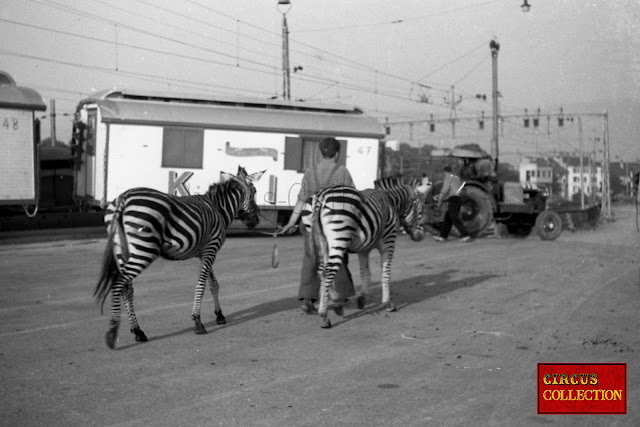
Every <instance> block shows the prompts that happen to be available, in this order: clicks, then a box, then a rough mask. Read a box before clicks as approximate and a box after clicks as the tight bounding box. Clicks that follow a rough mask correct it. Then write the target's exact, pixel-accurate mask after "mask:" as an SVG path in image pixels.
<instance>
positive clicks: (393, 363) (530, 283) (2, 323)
mask: <svg viewBox="0 0 640 427" xmlns="http://www.w3.org/2000/svg"><path fill="white" fill-rule="evenodd" d="M614 214H615V216H614V220H613V221H607V222H603V223H601V224H600V225H599V226H598V227H597V228H596V229H595V230H592V231H578V232H575V233H563V234H562V235H561V236H560V237H559V238H558V239H557V240H556V241H552V242H547V241H542V240H540V239H539V238H537V237H535V236H530V237H528V238H526V239H522V238H504V239H476V240H475V241H473V242H472V243H459V242H457V241H456V240H455V239H450V241H448V242H447V243H438V242H434V241H433V240H431V239H425V240H423V241H422V242H413V241H411V240H410V239H409V238H408V237H406V236H399V240H398V245H397V250H396V256H395V258H394V263H393V271H392V286H391V292H392V298H393V300H394V302H395V304H396V305H397V307H398V311H397V312H393V313H388V312H386V311H384V310H380V296H381V295H380V285H379V276H380V269H379V266H378V265H377V264H378V259H379V258H378V255H377V253H374V254H372V255H371V261H372V262H371V268H372V277H373V281H374V285H373V286H372V288H371V292H370V295H369V296H368V299H367V301H368V303H367V306H366V307H365V309H364V310H362V311H360V310H357V308H355V307H354V306H353V305H349V306H347V307H346V308H345V316H344V317H342V318H340V317H337V316H336V315H335V314H333V313H331V314H330V317H331V319H332V322H333V328H331V329H328V330H325V329H321V328H320V319H319V318H318V317H317V316H311V315H305V314H303V313H301V312H300V311H299V309H298V307H299V302H298V301H297V299H296V297H295V296H296V292H297V280H298V275H299V271H300V270H299V269H300V258H301V253H300V252H301V247H302V246H301V245H302V240H301V238H300V236H290V237H283V238H279V239H278V242H277V244H278V249H279V255H280V263H279V267H278V268H275V269H274V268H272V267H271V250H272V247H273V242H274V240H273V239H272V238H269V237H267V236H256V235H246V236H234V237H231V238H229V239H228V241H227V242H226V243H225V245H224V247H223V248H222V250H221V252H220V254H219V256H218V259H217V260H216V263H215V265H214V269H215V271H216V276H217V278H218V280H219V281H220V286H221V303H222V309H223V312H224V313H225V315H226V317H227V324H226V325H221V326H218V325H216V324H215V320H214V319H215V316H214V314H213V307H212V304H211V297H206V295H205V299H204V302H203V311H202V316H203V322H204V324H205V326H206V328H207V329H208V331H209V333H208V334H207V335H195V334H194V333H193V323H192V321H191V320H190V314H191V305H192V299H193V284H194V283H195V278H196V275H197V269H198V268H197V267H198V262H197V261H195V260H191V261H184V262H168V261H163V260H158V261H156V262H155V263H154V264H153V265H152V266H151V267H150V268H149V269H147V270H146V271H145V272H144V273H143V274H142V275H141V276H140V277H139V278H138V279H136V281H134V288H135V292H136V294H135V295H136V296H135V298H136V300H135V301H136V313H137V315H138V320H139V321H140V325H141V327H142V329H143V330H144V331H145V333H146V334H147V336H148V337H149V342H147V343H136V342H135V341H134V338H133V335H132V334H130V333H129V332H128V328H127V327H126V321H124V318H123V322H124V323H123V327H122V328H121V330H120V335H119V341H118V343H117V348H116V350H110V349H108V348H106V346H105V344H104V333H105V332H106V330H107V326H108V315H106V314H105V315H102V316H101V315H100V309H99V307H96V305H95V303H94V302H93V300H92V295H91V294H92V291H93V287H94V286H95V282H96V278H97V275H98V272H99V268H100V261H101V257H102V252H103V250H104V244H105V239H104V238H101V237H96V238H85V239H62V240H57V241H47V242H30V243H12V244H5V245H0V277H2V282H1V283H0V349H1V350H0V372H1V374H2V381H1V382H0V396H1V397H2V399H0V410H1V411H2V414H3V417H2V419H1V420H0V425H7V426H15V425H21V426H41V425H47V426H48V425H55V426H58V425H59V426H76V425H77V426H88V425H89V426H93V425H96V426H103V425H104V426H133V425H144V426H147V425H153V426H182V425H189V426H193V425H197V426H200V425H202V426H210V425H220V426H329V425H332V426H360V425H361V426H370V425H389V426H395V425H398V426H427V425H434V426H464V425H474V426H475V425H483V426H485V425H486V426H503V425H504V426H528V425H534V426H535V425H540V424H555V425H562V426H565V425H576V426H585V425H586V426H601V425H619V426H627V425H628V426H635V425H640V405H638V404H637V402H640V358H638V352H640V335H639V334H638V325H640V310H638V307H639V306H640V257H638V253H639V250H638V249H639V248H640V233H637V232H636V230H635V222H634V221H635V211H634V210H633V209H631V208H629V207H616V208H615V211H614ZM350 267H351V270H352V272H354V276H355V277H357V271H358V267H359V262H358V260H357V257H355V256H354V257H353V258H352V259H350ZM356 283H357V282H356ZM108 312H109V308H108V307H106V310H105V313H108ZM537 363H626V364H627V385H628V386H627V387H628V389H627V399H628V413H627V414H626V415H539V414H537V412H536V366H537Z"/></svg>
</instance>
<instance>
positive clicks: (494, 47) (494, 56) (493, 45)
mask: <svg viewBox="0 0 640 427" xmlns="http://www.w3.org/2000/svg"><path fill="white" fill-rule="evenodd" d="M489 48H490V49H491V63H492V66H493V73H492V74H493V91H492V98H493V138H492V140H491V157H493V161H494V163H495V171H496V173H498V155H499V151H498V51H499V50H500V44H498V42H497V41H495V40H491V42H490V43H489Z"/></svg>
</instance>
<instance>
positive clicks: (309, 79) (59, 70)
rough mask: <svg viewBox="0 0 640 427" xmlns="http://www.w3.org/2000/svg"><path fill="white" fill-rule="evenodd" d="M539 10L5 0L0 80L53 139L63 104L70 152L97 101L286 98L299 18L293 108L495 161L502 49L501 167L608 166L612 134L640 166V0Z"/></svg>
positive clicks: (410, 0)
mask: <svg viewBox="0 0 640 427" xmlns="http://www.w3.org/2000/svg"><path fill="white" fill-rule="evenodd" d="M528 2H529V4H530V5H531V9H530V11H529V12H527V13H524V12H523V11H522V9H521V7H520V6H521V4H522V3H523V0H456V1H451V0H428V1H427V0H395V1H393V2H390V1H380V0H341V1H335V0H291V1H290V3H291V4H290V7H286V6H278V1H277V0H234V1H225V2H222V1H217V2H212V1H205V0H2V2H1V3H0V70H3V71H6V72H8V73H9V74H11V75H12V76H13V78H14V79H15V80H16V82H17V83H18V85H20V86H26V87H30V88H32V89H35V90H36V91H38V92H39V93H40V95H41V96H42V97H43V100H44V101H45V103H46V105H47V107H48V109H47V112H45V113H43V115H44V116H45V117H44V118H43V120H42V136H43V138H46V137H48V136H49V134H50V122H51V118H50V117H48V116H46V115H47V114H49V113H50V111H51V109H50V108H49V106H50V101H51V100H55V105H56V112H57V114H58V116H57V117H56V120H55V122H56V136H57V138H58V139H59V140H63V141H68V140H69V139H70V137H71V122H72V115H73V113H74V111H75V107H76V105H77V104H78V102H79V101H80V100H81V99H83V98H85V97H87V96H88V95H90V94H91V93H92V92H93V91H100V90H104V89H111V88H116V89H118V88H134V89H138V90H150V91H154V92H174V93H178V94H189V93H194V94H209V95H212V96H215V95H224V96H235V95H239V96H243V97H246V96H250V97H258V98H271V97H279V98H282V97H283V77H282V52H283V35H282V27H283V16H285V17H286V20H287V25H288V29H289V36H288V37H289V58H290V69H291V77H290V82H291V85H290V87H291V99H293V100H305V101H314V102H327V103H332V104H333V103H342V104H347V105H355V106H358V107H359V108H361V109H362V110H363V111H364V112H365V113H366V114H368V115H370V116H373V117H375V118H377V119H378V120H380V122H381V123H387V122H388V124H389V128H390V135H389V136H388V139H396V140H399V141H401V142H406V143H409V144H411V145H414V146H418V147H419V146H422V145H425V144H431V145H435V146H438V147H453V146H456V145H460V144H468V143H475V144H478V145H480V146H481V147H482V148H484V149H486V150H487V151H489V150H490V141H491V136H492V124H491V117H492V102H491V95H492V90H493V83H492V58H491V51H490V48H489V43H490V42H491V40H496V41H497V43H498V44H499V45H500V49H499V51H498V56H497V59H496V61H497V70H498V78H497V89H498V91H499V94H500V97H499V111H500V114H501V115H502V116H504V119H503V120H502V121H501V124H500V127H499V142H500V153H501V161H511V162H514V163H515V162H517V161H518V160H519V159H520V158H522V156H535V155H548V154H549V153H553V152H556V151H568V152H573V153H577V152H579V150H580V149H581V147H582V151H583V152H584V153H587V154H590V153H595V156H596V157H598V156H599V158H601V156H602V155H603V149H604V147H603V144H602V141H603V135H604V129H605V125H606V126H608V130H609V141H610V147H609V148H610V158H611V159H612V160H616V159H621V160H626V161H638V160H640V2H638V1H637V0H615V1H614V0H593V1H578V0H528ZM525 109H526V112H525ZM538 109H540V113H538ZM605 112H606V113H607V115H606V117H607V120H605V114H604V113H605ZM483 114H484V116H485V125H484V129H480V126H479V119H481V117H482V115H483ZM525 114H526V115H529V116H530V117H533V116H536V115H538V114H540V127H538V128H533V127H529V128H525V127H524V120H523V119H524V117H523V116H524V115H525ZM559 116H562V117H563V118H565V120H564V126H562V127H560V126H559V125H558V117H559ZM452 119H456V120H455V122H454V123H452ZM431 121H433V123H434V124H435V129H434V131H433V132H431V131H430V127H429V123H430V122H431ZM580 122H582V126H581V127H580V126H579V123H580ZM580 128H582V132H580ZM581 135H582V138H580V136H581Z"/></svg>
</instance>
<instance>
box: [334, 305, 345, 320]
mask: <svg viewBox="0 0 640 427" xmlns="http://www.w3.org/2000/svg"><path fill="white" fill-rule="evenodd" d="M333 311H334V312H335V313H336V315H337V316H341V317H342V316H344V308H343V307H342V306H341V305H334V306H333Z"/></svg>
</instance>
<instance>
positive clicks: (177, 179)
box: [167, 171, 193, 196]
mask: <svg viewBox="0 0 640 427" xmlns="http://www.w3.org/2000/svg"><path fill="white" fill-rule="evenodd" d="M192 176H193V172H182V174H181V175H180V176H178V172H174V171H169V191H167V193H168V194H172V195H176V196H190V195H191V193H190V192H189V188H188V187H187V186H186V184H187V181H189V179H191V177H192Z"/></svg>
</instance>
